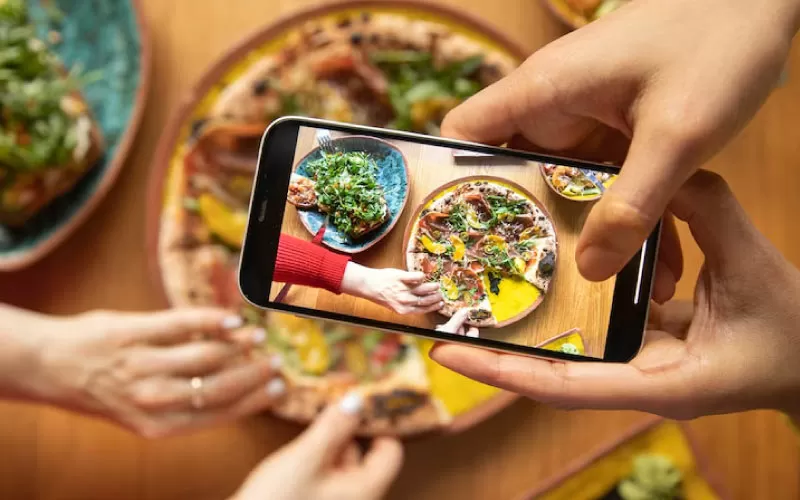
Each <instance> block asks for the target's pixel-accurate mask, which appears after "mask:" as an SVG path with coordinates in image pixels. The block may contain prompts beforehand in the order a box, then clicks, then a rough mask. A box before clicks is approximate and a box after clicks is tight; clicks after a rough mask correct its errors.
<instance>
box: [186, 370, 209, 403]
mask: <svg viewBox="0 0 800 500" xmlns="http://www.w3.org/2000/svg"><path fill="white" fill-rule="evenodd" d="M189 385H190V386H192V408H194V409H195V410H202V409H203V407H204V406H205V405H206V402H205V397H204V394H203V377H192V379H191V380H190V381H189Z"/></svg>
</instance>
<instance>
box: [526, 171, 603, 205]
mask: <svg viewBox="0 0 800 500" xmlns="http://www.w3.org/2000/svg"><path fill="white" fill-rule="evenodd" d="M541 171H542V175H543V176H544V178H545V181H546V182H547V185H548V186H550V188H551V189H553V190H554V191H555V192H556V193H558V194H559V195H561V196H563V197H564V198H568V199H573V200H581V201H590V200H596V199H598V198H600V196H602V194H603V192H604V191H605V188H606V185H608V184H609V183H611V182H613V181H614V178H615V177H616V176H615V175H613V174H609V173H605V172H595V171H592V170H585V169H580V168H575V167H565V166H564V165H551V164H544V163H543V164H542V165H541Z"/></svg>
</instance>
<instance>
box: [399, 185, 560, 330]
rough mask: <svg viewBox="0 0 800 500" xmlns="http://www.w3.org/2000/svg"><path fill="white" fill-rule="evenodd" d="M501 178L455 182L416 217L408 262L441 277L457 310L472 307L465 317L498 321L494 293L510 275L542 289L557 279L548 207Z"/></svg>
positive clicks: (479, 322)
mask: <svg viewBox="0 0 800 500" xmlns="http://www.w3.org/2000/svg"><path fill="white" fill-rule="evenodd" d="M521 193H522V192H521V190H518V189H514V188H512V187H511V186H510V185H508V184H506V183H505V182H503V181H501V180H499V179H498V180H490V179H476V180H467V181H464V182H460V183H456V184H455V186H452V187H449V188H445V189H444V190H443V192H440V193H439V194H438V195H434V197H433V199H432V201H431V202H429V203H428V204H427V205H426V206H425V207H424V208H423V209H422V210H421V211H420V213H419V216H418V217H417V218H416V220H415V221H414V222H413V225H412V227H411V231H410V233H409V238H408V247H407V255H406V263H407V267H408V268H409V270H412V271H421V272H423V273H425V275H426V276H427V279H428V280H430V281H434V282H437V283H439V285H440V287H441V291H442V296H443V297H444V302H445V306H444V307H443V308H442V309H441V310H440V312H441V313H442V314H444V315H446V316H452V315H453V314H455V312H456V311H458V310H460V309H468V310H469V314H468V316H467V324H470V325H472V326H477V327H486V326H496V325H497V324H498V323H499V322H498V320H497V318H496V317H495V315H494V313H493V312H492V306H491V301H490V300H489V296H490V294H495V295H497V294H499V293H500V291H499V290H500V289H499V283H500V281H502V280H504V279H512V280H514V279H516V280H524V281H526V282H528V283H530V284H532V285H533V286H535V287H536V288H537V289H538V290H539V291H540V292H541V294H542V295H544V294H545V293H546V292H547V289H548V287H549V286H550V282H551V280H552V279H553V274H554V271H555V265H556V257H557V242H556V234H555V230H554V228H553V224H552V221H551V220H550V218H549V216H548V215H547V213H546V212H545V211H544V210H543V209H542V208H540V207H539V206H538V205H537V203H535V202H534V201H533V199H532V197H530V196H529V195H523V194H521Z"/></svg>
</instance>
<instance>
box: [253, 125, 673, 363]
mask: <svg viewBox="0 0 800 500" xmlns="http://www.w3.org/2000/svg"><path fill="white" fill-rule="evenodd" d="M300 127H313V128H326V129H328V130H335V131H340V132H345V133H354V134H366V135H371V136H374V137H378V138H381V139H395V140H406V141H413V142H419V143H422V144H427V145H431V146H442V147H448V148H458V149H460V150H465V151H474V152H479V153H490V154H499V155H506V156H511V157H514V158H521V159H524V160H529V161H535V162H543V163H556V164H560V165H566V166H572V167H578V168H586V169H590V170H595V171H600V172H608V173H618V172H619V167H616V166H612V165H606V164H601V163H593V162H587V161H581V160H574V159H570V158H561V157H557V156H549V155H542V154H535V153H528V152H525V151H517V150H511V149H506V148H497V147H491V146H484V145H481V144H475V143H468V142H462V141H454V140H450V139H443V138H439V137H431V136H425V135H421V134H413V133H409V132H398V131H393V130H385V129H378V128H372V127H362V126H357V125H349V124H344V123H337V122H329V121H324V120H316V119H311V118H303V117H293V116H292V117H284V118H281V119H279V120H276V121H275V122H273V123H272V124H271V125H270V126H269V128H268V129H267V130H266V131H265V132H264V135H263V137H262V140H261V148H260V151H259V158H258V166H257V170H256V174H255V179H254V182H253V192H252V196H251V200H250V213H249V217H248V222H247V231H246V234H245V240H244V243H243V246H242V253H241V256H240V263H239V278H238V281H239V288H240V291H241V293H242V295H243V296H244V298H245V299H246V300H247V301H248V302H250V303H251V304H253V305H254V306H257V307H260V308H264V309H270V310H276V311H282V312H288V313H294V314H299V315H302V316H308V317H315V318H320V319H326V320H333V321H340V322H346V323H351V324H357V325H361V326H365V327H369V328H375V329H378V330H384V331H393V332H401V333H407V334H411V335H417V336H422V337H428V338H431V339H434V340H441V341H450V342H453V341H455V342H463V343H465V344H471V345H474V346H478V347H483V348H488V349H493V350H499V351H506V352H513V353H519V354H525V355H531V356H539V357H547V358H555V359H563V360H572V361H604V362H627V361H629V360H630V359H632V358H633V357H634V356H635V355H636V354H637V353H638V352H639V350H640V348H641V345H642V341H643V337H644V330H645V326H646V324H647V315H648V311H649V304H650V293H651V287H652V283H653V274H654V269H655V264H656V259H657V252H658V243H659V237H660V233H661V221H659V223H658V225H657V226H656V228H655V229H654V230H653V232H652V233H651V235H650V236H649V237H648V239H647V240H646V241H645V243H644V244H643V245H642V249H640V250H639V252H637V254H636V255H635V256H634V257H633V258H632V259H631V260H630V262H628V264H627V265H626V266H625V267H624V268H623V270H622V271H621V272H620V273H619V274H618V275H617V281H616V285H615V287H614V299H613V302H612V305H611V315H610V320H609V324H608V333H607V338H606V347H605V352H604V356H603V358H594V357H589V356H578V355H571V354H566V353H562V352H557V351H550V350H547V349H541V348H537V347H529V346H522V345H516V344H510V343H506V342H499V341H496V340H490V339H482V338H472V337H466V336H454V335H451V334H447V333H441V332H437V331H435V330H428V329H425V328H418V327H410V326H406V325H401V324H397V323H390V322H385V321H376V320H372V319H367V318H360V317H357V316H349V315H345V314H338V313H332V312H328V311H320V310H316V309H310V308H305V307H298V306H292V305H288V304H279V303H274V302H271V301H270V300H269V295H270V288H271V283H272V276H273V272H274V268H275V259H276V257H277V252H278V238H279V237H280V231H281V226H282V222H283V215H284V211H285V209H286V195H287V191H288V188H289V180H290V177H291V173H292V169H293V167H294V155H295V146H296V143H297V135H298V131H299V128H300ZM637 295H638V300H636V298H637Z"/></svg>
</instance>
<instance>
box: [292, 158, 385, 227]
mask: <svg viewBox="0 0 800 500" xmlns="http://www.w3.org/2000/svg"><path fill="white" fill-rule="evenodd" d="M321 155H322V156H321V157H320V158H318V159H316V160H313V161H310V162H308V165H307V166H306V171H307V172H308V174H309V175H310V176H311V179H308V178H303V177H299V176H295V180H293V181H292V183H291V184H290V185H289V191H290V192H294V193H299V192H302V191H303V190H305V195H304V199H315V200H316V207H317V208H318V209H319V210H320V211H321V212H322V213H324V214H326V215H327V216H328V217H329V218H330V221H331V224H333V225H334V226H335V227H336V228H337V229H339V230H340V231H342V232H343V233H345V234H347V235H348V236H350V237H351V238H353V239H358V238H361V237H362V236H364V235H365V234H367V233H369V232H370V231H373V230H375V229H377V228H378V227H380V225H381V224H383V223H384V222H385V221H386V220H387V218H388V217H389V207H388V205H387V204H386V198H385V197H384V194H383V188H382V187H381V185H380V184H379V183H378V179H377V169H378V167H377V165H376V163H375V160H374V159H373V158H372V157H371V156H370V155H369V154H367V153H365V152H362V151H349V152H346V153H341V152H335V153H326V152H322V153H321ZM309 187H311V188H312V189H313V193H314V194H313V196H312V195H311V194H310V193H308V190H309ZM293 199H294V201H293ZM293 199H290V200H289V202H290V203H292V204H294V205H297V206H301V205H300V204H299V203H297V202H296V201H297V197H296V196H294V197H293Z"/></svg>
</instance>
